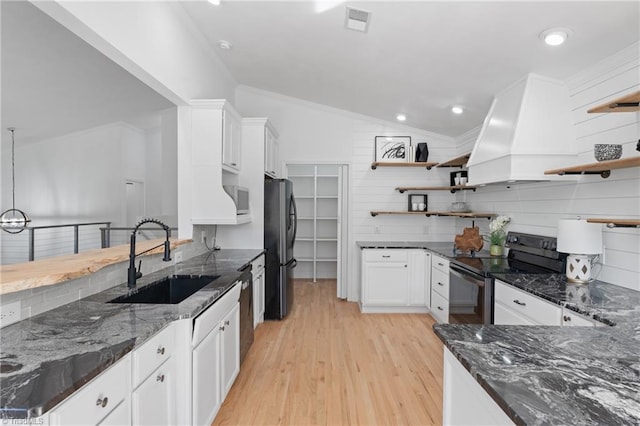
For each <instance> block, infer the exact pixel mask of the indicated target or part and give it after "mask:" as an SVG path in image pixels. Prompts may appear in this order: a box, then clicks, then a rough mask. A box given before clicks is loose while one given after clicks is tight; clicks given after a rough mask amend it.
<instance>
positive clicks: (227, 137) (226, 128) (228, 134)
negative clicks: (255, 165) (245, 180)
mask: <svg viewBox="0 0 640 426" xmlns="http://www.w3.org/2000/svg"><path fill="white" fill-rule="evenodd" d="M222 122H223V126H222V168H223V169H224V170H227V171H229V172H232V173H238V172H239V171H240V160H241V158H240V157H241V151H242V126H241V122H242V118H241V117H240V116H239V115H238V113H237V112H236V111H235V110H234V109H233V108H232V107H231V106H230V105H229V104H228V103H225V105H224V109H223V111H222Z"/></svg>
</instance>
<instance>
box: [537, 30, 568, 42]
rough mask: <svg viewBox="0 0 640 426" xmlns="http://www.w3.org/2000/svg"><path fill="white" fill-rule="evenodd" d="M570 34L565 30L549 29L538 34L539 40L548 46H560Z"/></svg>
mask: <svg viewBox="0 0 640 426" xmlns="http://www.w3.org/2000/svg"><path fill="white" fill-rule="evenodd" d="M570 33H571V31H570V30H568V29H566V28H550V29H548V30H545V31H543V32H541V33H540V39H541V40H543V41H544V42H545V43H547V44H548V45H549V46H560V45H561V44H562V43H564V42H565V41H566V40H567V38H569V34H570Z"/></svg>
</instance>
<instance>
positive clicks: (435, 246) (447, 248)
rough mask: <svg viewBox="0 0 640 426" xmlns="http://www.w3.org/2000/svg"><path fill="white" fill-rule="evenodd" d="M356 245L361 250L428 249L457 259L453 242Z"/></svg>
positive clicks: (366, 243) (402, 242)
mask: <svg viewBox="0 0 640 426" xmlns="http://www.w3.org/2000/svg"><path fill="white" fill-rule="evenodd" d="M356 244H357V245H358V247H360V248H361V249H363V248H372V249H427V250H429V251H432V252H434V253H437V254H439V255H441V256H444V257H448V258H452V257H455V255H454V250H453V241H451V242H438V241H356Z"/></svg>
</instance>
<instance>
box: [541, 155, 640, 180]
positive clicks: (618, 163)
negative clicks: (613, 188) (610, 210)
mask: <svg viewBox="0 0 640 426" xmlns="http://www.w3.org/2000/svg"><path fill="white" fill-rule="evenodd" d="M639 166H640V157H630V158H621V159H619V160H609V161H600V162H598V163H589V164H582V165H579V166H571V167H564V168H562V169H553V170H547V171H545V172H544V174H545V175H561V176H562V175H600V176H602V177H603V178H605V179H606V178H608V177H609V176H610V175H611V170H615V169H626V168H629V167H639Z"/></svg>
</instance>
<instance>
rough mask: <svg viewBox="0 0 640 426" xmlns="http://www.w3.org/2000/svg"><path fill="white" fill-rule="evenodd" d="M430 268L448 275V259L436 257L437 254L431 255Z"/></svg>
mask: <svg viewBox="0 0 640 426" xmlns="http://www.w3.org/2000/svg"><path fill="white" fill-rule="evenodd" d="M431 266H432V267H433V268H434V269H438V270H440V271H442V272H444V273H445V274H447V275H449V259H445V258H444V257H442V256H438V255H437V254H434V255H433V259H432V260H431Z"/></svg>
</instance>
